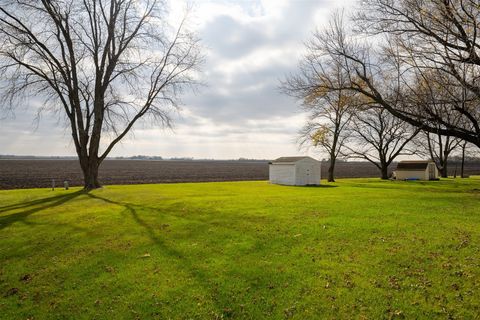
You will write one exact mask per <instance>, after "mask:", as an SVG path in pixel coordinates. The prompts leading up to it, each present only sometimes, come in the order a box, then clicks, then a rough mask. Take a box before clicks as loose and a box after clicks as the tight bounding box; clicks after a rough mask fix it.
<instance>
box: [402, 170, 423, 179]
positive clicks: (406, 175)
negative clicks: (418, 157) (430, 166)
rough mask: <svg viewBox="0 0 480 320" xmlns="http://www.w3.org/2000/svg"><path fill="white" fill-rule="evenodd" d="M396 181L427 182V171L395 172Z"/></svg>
mask: <svg viewBox="0 0 480 320" xmlns="http://www.w3.org/2000/svg"><path fill="white" fill-rule="evenodd" d="M395 174H396V177H397V180H405V179H419V180H428V170H423V171H419V170H410V171H406V170H397V171H396V172H395Z"/></svg>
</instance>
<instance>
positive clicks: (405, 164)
mask: <svg viewBox="0 0 480 320" xmlns="http://www.w3.org/2000/svg"><path fill="white" fill-rule="evenodd" d="M429 163H432V161H423V160H422V161H400V162H399V163H398V165H397V171H399V170H400V171H424V170H426V169H427V168H428V164H429Z"/></svg>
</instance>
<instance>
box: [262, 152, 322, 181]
mask: <svg viewBox="0 0 480 320" xmlns="http://www.w3.org/2000/svg"><path fill="white" fill-rule="evenodd" d="M269 179H270V183H274V184H283V185H289V186H306V185H319V184H320V179H321V162H320V161H318V160H315V159H313V158H311V157H281V158H278V159H276V160H274V161H271V162H269Z"/></svg>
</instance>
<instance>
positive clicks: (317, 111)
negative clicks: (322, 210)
mask: <svg viewBox="0 0 480 320" xmlns="http://www.w3.org/2000/svg"><path fill="white" fill-rule="evenodd" d="M308 100H309V99H307V101H308ZM314 101H315V102H313V101H308V102H307V103H305V104H304V108H305V110H307V112H308V113H309V115H308V121H307V123H306V124H305V126H304V127H303V129H302V130H301V131H300V143H301V145H304V146H308V145H311V146H314V147H321V148H322V149H323V150H324V151H326V152H327V154H328V156H329V167H328V182H335V163H336V161H337V159H338V157H339V155H341V154H342V152H343V149H344V147H345V145H346V143H347V141H348V138H349V137H348V134H347V131H346V128H347V126H348V123H349V121H350V119H351V113H349V112H348V109H349V108H351V107H352V105H350V104H348V102H347V101H348V99H346V97H345V96H343V95H342V92H341V91H338V92H336V96H335V95H323V96H322V98H321V99H320V100H317V99H314Z"/></svg>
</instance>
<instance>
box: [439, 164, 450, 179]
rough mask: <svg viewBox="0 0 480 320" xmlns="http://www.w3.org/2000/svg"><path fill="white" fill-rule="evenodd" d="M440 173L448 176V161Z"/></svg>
mask: <svg viewBox="0 0 480 320" xmlns="http://www.w3.org/2000/svg"><path fill="white" fill-rule="evenodd" d="M440 175H441V176H442V178H448V170H447V162H444V163H443V166H442V168H441V170H440Z"/></svg>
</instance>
